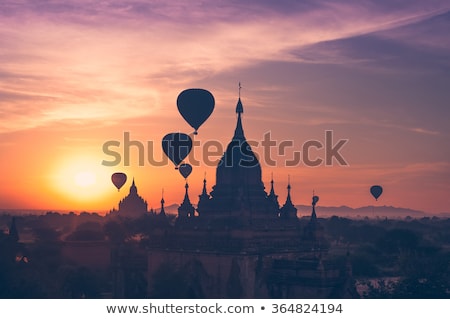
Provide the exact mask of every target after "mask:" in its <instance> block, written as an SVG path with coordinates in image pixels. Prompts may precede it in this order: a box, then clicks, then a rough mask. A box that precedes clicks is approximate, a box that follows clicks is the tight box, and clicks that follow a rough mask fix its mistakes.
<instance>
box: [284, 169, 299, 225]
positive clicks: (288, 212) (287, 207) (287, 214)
mask: <svg viewBox="0 0 450 319" xmlns="http://www.w3.org/2000/svg"><path fill="white" fill-rule="evenodd" d="M280 216H281V217H283V218H291V217H297V208H295V206H294V204H293V203H292V199H291V177H290V176H289V175H288V185H287V196H286V202H285V203H284V205H283V207H281V210H280Z"/></svg>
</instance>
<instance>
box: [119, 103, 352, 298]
mask: <svg viewBox="0 0 450 319" xmlns="http://www.w3.org/2000/svg"><path fill="white" fill-rule="evenodd" d="M243 112H244V108H243V104H242V101H241V99H240V97H239V99H238V102H237V105H236V113H237V123H236V128H235V130H234V135H233V137H232V139H231V141H230V143H229V144H228V146H227V149H226V151H225V153H224V154H223V156H222V158H221V160H220V162H219V164H218V166H217V170H216V185H215V186H213V187H212V190H211V192H210V193H208V190H207V181H206V178H205V179H204V180H203V189H202V193H201V194H200V195H199V199H198V204H197V207H196V208H195V207H194V205H193V204H192V203H191V201H190V197H189V192H188V190H189V185H188V184H187V183H186V185H185V194H184V198H183V201H182V203H181V204H180V206H179V208H178V215H177V218H176V219H175V221H174V222H172V223H166V224H164V226H163V227H161V228H160V229H156V228H155V229H154V230H152V231H151V233H150V234H149V237H148V240H143V242H141V244H142V245H143V247H145V251H146V254H147V260H146V265H145V274H146V275H147V297H151V298H175V297H181V298H352V297H355V296H357V293H356V290H355V288H354V285H353V280H352V275H351V265H350V264H349V262H348V261H347V262H346V263H345V264H342V265H336V264H334V263H330V262H329V261H328V260H327V258H326V255H327V250H328V246H329V245H328V243H327V242H326V240H325V237H324V229H323V227H322V226H321V225H320V222H319V220H318V218H317V215H316V208H315V206H316V203H317V200H318V197H317V196H314V197H313V205H312V213H311V217H310V220H309V221H308V222H305V221H304V220H301V219H299V218H298V217H297V209H296V208H295V205H294V204H293V202H292V199H291V185H290V182H288V185H287V191H288V192H287V197H286V200H285V203H284V204H283V206H282V207H280V204H279V202H278V196H277V195H276V193H275V190H274V181H273V177H272V179H271V181H270V184H271V187H270V191H269V193H266V191H265V187H264V184H263V182H262V179H261V165H260V163H259V161H258V159H257V157H256V156H255V154H254V153H253V151H252V149H251V147H250V145H249V144H248V142H247V141H246V138H245V135H244V129H243V125H242V114H243ZM146 209H147V203H146V202H145V201H144V200H143V199H142V198H141V197H139V196H138V195H137V190H136V187H135V185H134V182H133V185H132V187H131V188H130V194H129V195H128V196H127V197H126V198H124V199H123V200H122V201H121V202H120V203H119V210H118V211H117V212H112V214H113V213H114V214H117V215H119V216H128V217H139V216H142V215H145V214H146ZM147 215H151V214H147ZM163 217H164V218H165V217H166V213H165V212H164V200H163V199H162V201H161V214H159V218H163ZM119 255H120V254H119ZM127 256H128V257H127V258H128V259H127V260H129V259H130V257H129V255H127ZM139 256H141V257H142V254H141V255H139ZM141 257H139V258H141ZM139 258H138V260H139ZM113 263H114V264H116V265H123V264H124V262H122V261H120V260H119V261H118V260H115V261H113ZM141 267H142V265H141ZM115 269H116V272H117V271H119V272H120V271H121V268H120V267H116V268H115ZM119 277H120V278H123V276H118V278H119ZM174 278H178V281H176V280H175V279H174ZM174 280H175V281H174ZM120 283H121V285H119V287H115V290H116V291H119V292H124V291H126V289H124V287H123V285H126V283H125V282H124V281H121V282H120ZM115 296H116V297H119V298H126V297H127V295H126V294H124V293H122V294H120V293H119V294H117V293H116V294H115Z"/></svg>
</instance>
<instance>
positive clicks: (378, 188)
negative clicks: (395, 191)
mask: <svg viewBox="0 0 450 319" xmlns="http://www.w3.org/2000/svg"><path fill="white" fill-rule="evenodd" d="M370 193H371V194H372V196H373V197H374V198H375V200H378V197H380V195H381V194H382V193H383V188H382V187H381V186H380V185H373V186H372V187H371V188H370Z"/></svg>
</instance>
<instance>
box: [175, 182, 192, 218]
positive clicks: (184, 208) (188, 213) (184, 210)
mask: <svg viewBox="0 0 450 319" xmlns="http://www.w3.org/2000/svg"><path fill="white" fill-rule="evenodd" d="M184 188H185V189H186V191H185V193H184V199H183V202H182V203H181V205H180V207H178V217H194V211H195V208H194V206H192V204H191V201H190V199H189V193H188V189H189V185H188V183H187V182H186V185H184Z"/></svg>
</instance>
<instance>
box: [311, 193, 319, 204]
mask: <svg viewBox="0 0 450 319" xmlns="http://www.w3.org/2000/svg"><path fill="white" fill-rule="evenodd" d="M318 201H319V196H317V195H316V196H313V201H312V204H313V205H316V204H317V202H318Z"/></svg>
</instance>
